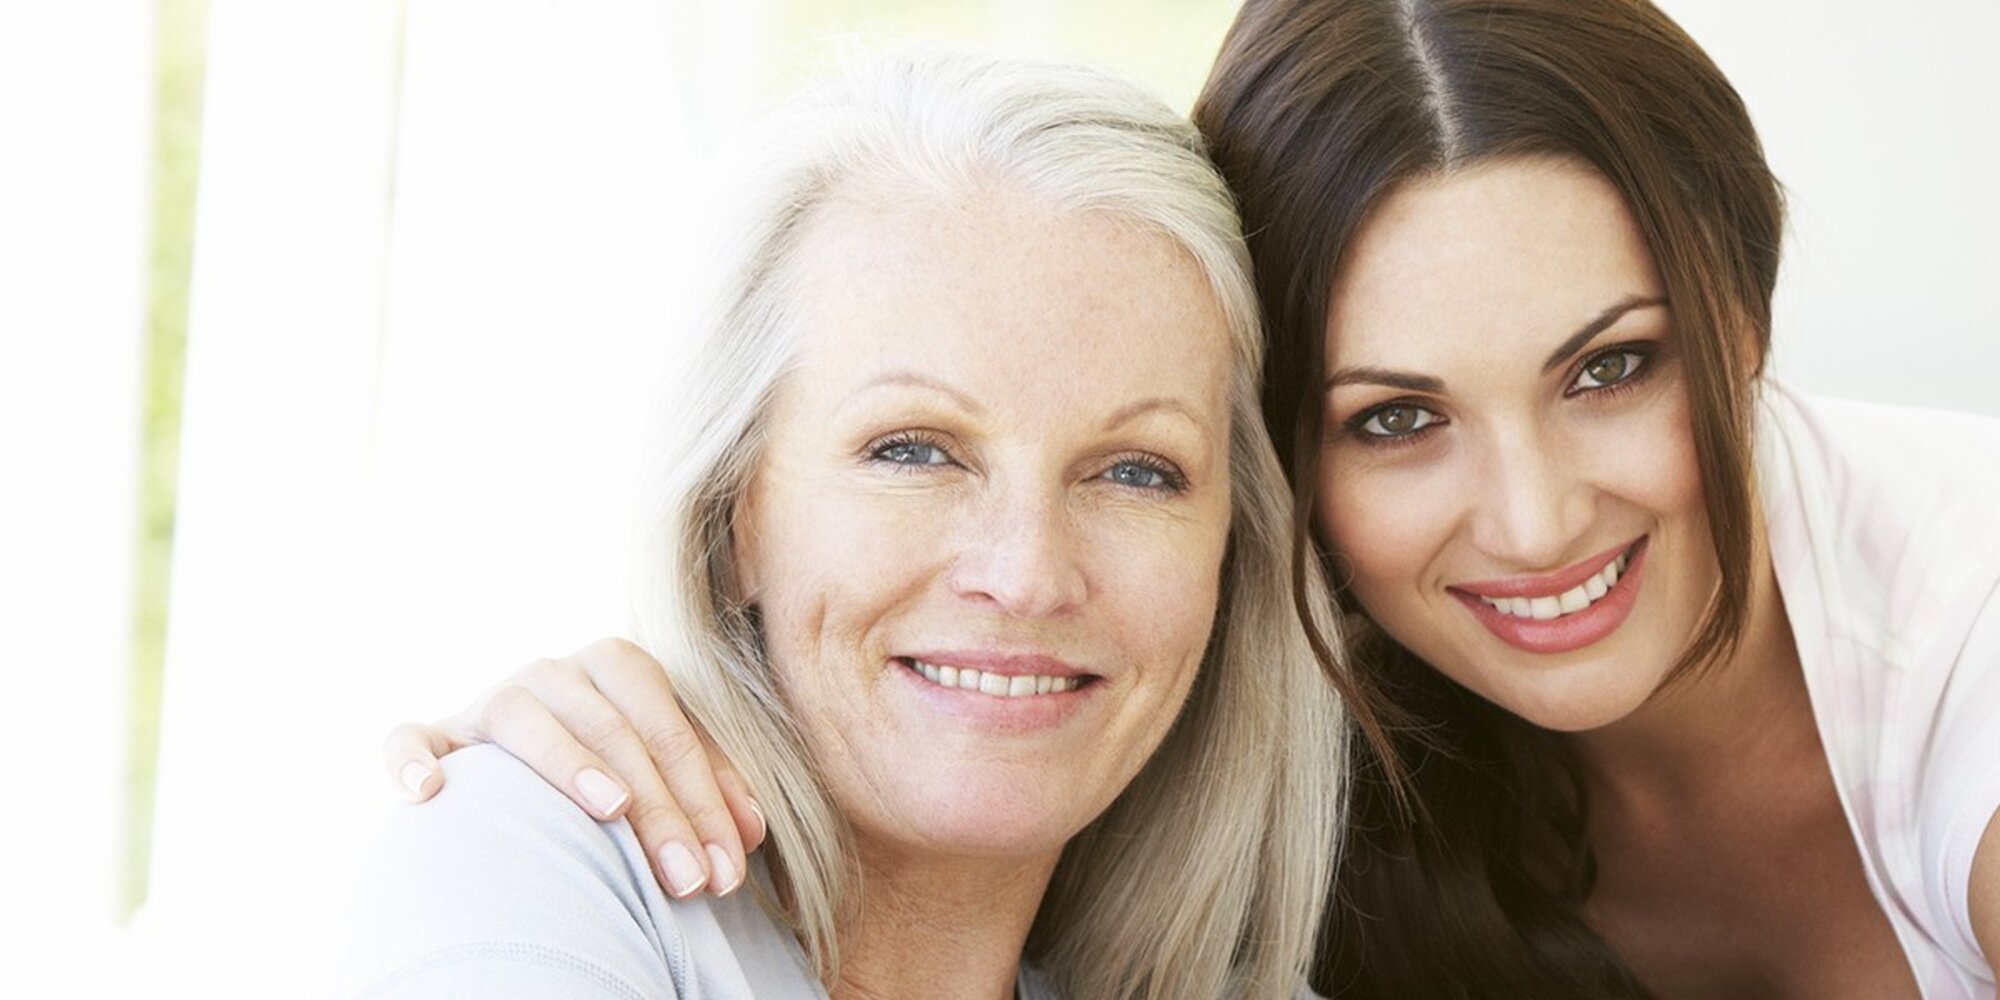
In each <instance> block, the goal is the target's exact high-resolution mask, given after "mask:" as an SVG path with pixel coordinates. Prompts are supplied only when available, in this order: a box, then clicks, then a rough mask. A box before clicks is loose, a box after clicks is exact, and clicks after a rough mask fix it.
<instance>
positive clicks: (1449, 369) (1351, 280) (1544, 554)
mask: <svg viewBox="0 0 2000 1000" xmlns="http://www.w3.org/2000/svg"><path fill="white" fill-rule="evenodd" d="M1333 291H1334V300H1333V302H1334V305H1333V309H1332V310H1331V313H1330V317H1329V329H1328V338H1327V359H1326V360H1327V371H1328V372H1329V373H1330V381H1332V382H1336V383H1340V384H1337V385H1334V386H1333V387H1332V388H1331V389H1330V391H1329V392H1328V395H1327V401H1326V405H1327V407H1328V411H1327V418H1328V419H1327V421H1326V423H1327V426H1328V427H1329V428H1330V431H1329V435H1328V439H1327V441H1326V443H1325V449H1326V451H1325V453H1324V455H1323V459H1324V461H1323V463H1322V469H1323V470H1324V471H1323V473H1322V478H1321V480H1320V483H1319V495H1318V501H1317V509H1316V517H1317V525H1318V527H1319V529H1320V530H1321V531H1322V532H1323V534H1324V537H1325V539H1326V540H1327V541H1328V543H1329V544H1330V547H1331V548H1332V550H1333V551H1334V552H1335V554H1336V556H1337V559H1338V563H1339V566H1340V568H1341V569H1342V571H1344V572H1345V574H1346V575H1347V583H1348V584H1349V586H1350V587H1351V592H1352V594H1353V595H1354V596H1355V597H1356V598H1357V599H1358V600H1359V602H1360V603H1361V605H1362V607H1363V608H1364V609H1365V610H1366V611H1367V612H1368V613H1369V615H1370V616H1371V617H1372V618H1373V619H1374V620H1375V621H1376V622H1378V623H1379V624H1380V625H1382V626H1383V627H1384V628H1386V629H1387V630H1388V631H1389V632H1390V633H1391V634H1392V635H1393V636H1395V637H1396V638H1397V639H1398V641H1400V642H1402V643H1403V644H1405V645H1406V646H1408V647H1409V648H1410V649H1412V650H1413V651H1414V652H1416V653H1417V654H1418V655H1420V656H1422V657H1423V658H1424V659H1425V660H1426V661H1427V662H1429V663H1430V664H1432V665H1433V666H1434V667H1436V669H1438V670H1439V671H1440V672H1442V673H1444V674H1445V675H1447V676H1449V677H1450V678H1452V679H1453V680H1455V681H1457V682H1458V683H1460V684H1461V685H1463V686H1465V687H1466V688H1468V689H1470V690H1472V691H1474V692H1475V693H1477V694H1479V695H1481V696H1482V697H1485V698H1486V699H1488V700H1489V701H1492V702H1494V703H1495V704H1498V705H1500V706H1501V707H1503V708H1506V709H1507V710H1509V711H1511V712H1513V713H1515V714H1516V715H1519V716H1521V717H1523V718H1525V719H1527V720H1528V721H1530V722H1533V723H1534V724H1536V725H1538V726H1541V727H1544V728H1546V729H1550V730H1555V731H1558V732H1562V733H1566V734H1570V735H1569V737H1568V739H1569V742H1570V744H1571V746H1572V748H1573V749H1574V750H1575V752H1576V757H1577V760H1578V762H1579V764H1580V766H1581V770H1582V777H1583V780H1584V785H1585V790H1586V792H1587V794H1588V795H1589V802H1590V806H1591V807H1590V830H1589V833H1590V840H1591V843H1592V845H1593V847H1594V849H1595V851H1596V857H1597V861H1598V873H1599V877H1598V882H1597V886H1596V888H1595V889H1594V890H1593V892H1592V895H1591V897H1590V899H1589V900H1588V901H1587V903H1586V905H1585V907H1584V917H1585V919H1586V920H1587V921H1588V922H1589V923H1590V924H1591V925H1592V926H1593V927H1594V928H1595V929H1596V930H1597V931H1598V932H1599V933H1601V934H1603V935H1604V936H1605V937H1606V938H1607V939H1608V940H1609V941H1610V942H1611V943H1612V945H1613V946H1614V947H1616V948H1617V949H1618V951H1619V953H1620V954H1621V955H1622V956H1623V957H1624V958H1625V960H1626V961H1627V962H1628V963H1629V964H1630V965H1631V966H1632V968H1633V969H1634V970H1635V971H1636V972H1637V973H1638V974H1639V975H1640V977H1641V978H1642V979H1643V980H1644V981H1645V982H1646V983H1647V984H1648V985H1649V986H1650V987H1651V988H1652V989H1654V990H1655V991H1657V992H1658V993H1659V994H1660V995H1663V996H1669V997H1787V996H1796V997H1896V996H1914V995H1915V986H1914V983H1913V982H1912V981H1911V979H1910V974H1909V970H1908V967H1907V964H1906V962H1905V960H1904V958H1903V956H1902V953H1901V950H1900V947H1899V946H1898V945H1897V943H1896V941H1895V939H1894V935H1893V932H1892V931H1891V929H1890V927H1889V924H1888V921H1887V919H1886V918H1885V917H1884V916H1883V914H1882V913H1881V911H1880V908H1879V906H1878V905H1877V904H1876V903H1875V901H1874V899H1873V897H1872V896H1871V895H1870V893H1869V891H1868V887H1867V884H1866V880H1865V876H1864V874H1863V870H1862V867H1861V860H1860V855H1859V851H1858V849H1857V848H1856V846H1855V843H1854V840H1853V837H1852V835H1851V833H1850V832H1849V830H1848V827H1847V825H1846V820H1845V817H1844V815H1843V814H1842V811H1841V808H1840V802H1839V799H1838V796H1837V794H1836V793H1835V790H1834V786H1833V783H1832V777H1831V774H1830V772H1829V770H1828V765H1827V761H1826V755H1825V752H1824V749H1823V747H1822V746H1821V744H1820V740H1819V734H1818V730H1817V728H1816V726H1815V723H1814V721H1813V718H1812V709H1811V704H1810V701H1809V700H1808V698H1807V695H1806V690H1805V685H1804V678H1803V674H1802V673H1801V671H1800V668H1799V663H1798V651H1797V648H1796V646H1795V645H1794V643H1793V641H1792V638H1791V631H1790V628H1789V626H1788V624H1787V623H1786V619H1785V615H1784V607H1783V604H1782V601H1781V600H1780V598H1779V595H1778V593H1777V588H1776V582H1775V577H1774V575H1773V573H1772V571H1771V568H1770V563H1769V556H1768V550H1767V549H1765V548H1764V547H1763V545H1762V543H1761V539H1760V541H1759V544H1758V548H1757V551H1758V552H1759V558H1758V563H1757V571H1756V573H1755V574H1754V576H1753V584H1752V609H1751V613H1750V616H1749V623H1748V626H1747V628H1746V631H1745V634H1744V636H1743V640H1742V644H1741V646H1740V647H1739V649H1738V650H1737V651H1736V653H1735V654H1734V655H1733V656H1732V657H1731V658H1729V659H1728V660H1727V661H1726V662H1721V663H1716V664H1711V665H1709V666H1708V667H1707V668H1705V669H1704V670H1702V671H1700V672H1699V673H1697V674H1695V675H1693V676H1691V677H1688V678H1684V679H1679V680H1675V681H1672V682H1669V681H1668V679H1667V678H1668V675H1669V674H1670V672H1671V671H1672V669H1673V667H1674V665H1675V663H1676V662H1677V661H1678V659H1679V656H1680V653H1681V651H1682V650H1684V649H1685V648H1687V645H1688V643H1689V642H1690V640H1691V638H1692V636H1693V633H1694V630H1695V628H1696V626H1697V625H1698V623H1699V622H1700V620H1701V617H1702V612H1703V610H1704V607H1705V603H1706V601H1707V600H1708V597H1709V594H1710V593H1711V592H1712V590H1713V588H1714V586H1715V582H1716V572H1717V571H1716V566H1715V562H1714V555H1713V549H1712V547H1711V545H1710V543H1709V538H1708V536H1709V528H1708V524H1707V521H1706V517H1705V515H1704V513H1703V508H1702V504H1701V491H1700V480H1699V475H1698V472H1697V468H1696V465H1695V461H1694V452H1693V448H1692V445H1691V442H1690V438H1689V430H1688V410H1687V405H1688V404H1687V402H1686V391H1685V387H1684V382H1685V376H1684V374H1683V370H1682V367H1681V365H1680V362H1679V360H1678V356H1677V354H1676V351H1675V342H1674V336H1675V333H1674V325H1673V317H1672V315H1671V313H1670V311H1669V310H1668V309H1667V308H1666V307H1665V306H1664V305H1663V304H1647V303H1654V302H1657V301H1658V300H1660V299H1661V298H1662V295H1663V291H1662V288H1661V284H1660V281H1659V278H1658V275H1657V273H1656V271H1655V269H1654V266H1653V262H1652V258H1651V256H1650V254H1649V253H1648V251H1647V248H1646V246H1645V244H1644V241H1643V239H1642V238H1641V235H1640V233H1639V231H1638V229H1637V226H1636V225H1635V223H1634V222H1633V220H1632V218H1631V215H1630V213H1629V212H1628V211H1627V210H1626V209H1625V206H1624V204H1623V202H1622V200H1621V199H1620V197H1619V196H1618V194H1617V192H1616V190H1615V189H1613V188H1612V187H1611V186H1610V184H1609V183H1608V182H1607V181H1605V180H1604V178H1603V177H1602V176H1600V175H1598V174H1597V173H1595V172H1594V171H1593V170H1591V169H1590V168H1588V167H1587V166H1585V165H1583V164H1581V163H1578V162H1576V161H1571V160H1559V159H1556V160H1551V159H1515V160H1500V161H1496V162H1490V163H1486V164H1482V165H1478V166H1475V167H1472V168H1469V169H1466V170H1463V171H1460V172H1456V173H1452V174H1448V175H1444V176H1442V177H1432V178H1426V179H1421V180H1419V181H1416V182H1413V183H1412V184H1410V185H1408V186H1406V187H1404V188H1402V189H1399V190H1398V191H1396V192H1393V193H1392V194H1391V195H1390V197H1389V198H1388V199H1387V200H1386V201H1385V202H1384V204H1383V205H1382V206H1381V207H1380V208H1379V209H1378V210H1377V211H1376V213H1375V214H1374V215H1373V216H1372V217H1371V218H1370V220H1369V222H1368V223H1367V224H1366V226H1365V227H1364V229H1363V230H1362V232H1361V233H1360V235H1359V237H1358V239H1357V242H1356V244H1355V245H1354V247H1353V248H1352V250H1351V252H1350V257H1349V259H1348V261H1347V263H1346V266H1345V267H1343V269H1342V270H1341V275H1340V278H1339V279H1338V282H1337V284H1336V285H1335V288H1334V290H1333ZM1623 306H1631V308H1628V309H1625V310H1624V311H1623V312H1620V311H1619V310H1620V308H1621V307H1623ZM1607 316H1611V317H1613V318H1612V319H1611V320H1610V322H1608V323H1606V324H1604V325H1603V329H1602V330H1600V331H1598V332H1596V334H1595V336H1591V337H1589V338H1588V339H1587V340H1584V341H1581V342H1579V341H1578V340H1577V338H1578V337H1579V336H1580V335H1584V334H1587V332H1588V331H1589V329H1590V328H1591V327H1592V326H1593V325H1594V321H1599V320H1601V319H1603V318H1605V317H1607ZM1628 351H1629V352H1632V353H1631V354H1626V353H1625V352H1628ZM1384 373H1396V374H1390V375H1385V374H1384ZM1412 377H1421V378H1426V379H1430V380H1433V382H1432V383H1429V384H1421V383H1417V382H1414V381H1413V378H1412ZM1398 381H1400V382H1402V383H1403V384H1400V385H1391V384H1383V383H1385V382H1386V383H1394V382H1398ZM1412 385H1415V386H1416V387H1415V388H1412ZM1371 430H1372V431H1375V432H1377V433H1378V434H1380V433H1382V432H1387V431H1403V432H1406V436H1405V437H1404V438H1403V439H1401V440H1395V439H1384V438H1382V437H1379V436H1378V437H1375V438H1370V437H1368V436H1367V435H1368V432H1369V431H1371ZM1640 539H1644V540H1645V545H1646V548H1645V555H1644V569H1643V572H1642V574H1641V575H1640V576H1639V577H1638V579H1637V588H1636V591H1635V596H1634V599H1633V601H1632V605H1631V610H1630V612H1629V614H1628V615H1627V616H1626V617H1625V618H1624V620H1623V621H1622V622H1621V623H1619V624H1618V626H1617V627H1616V628H1615V629H1614V630H1612V631H1610V632H1609V633H1608V634H1605V635H1603V636H1602V637H1601V638H1599V639H1597V640H1596V641H1594V642H1591V643H1589V644H1587V645H1583V646H1581V647H1579V648H1572V649H1566V650H1562V651H1557V652H1547V651H1543V652H1535V651H1529V650H1526V649H1522V648H1519V647H1518V646H1517V645H1513V644H1510V643H1508V642H1505V641H1503V640H1502V639H1501V638H1500V637H1499V636H1497V635H1496V634H1495V633H1494V632H1493V631H1491V630H1489V629H1488V628H1487V627H1486V626H1485V625H1482V624H1481V623H1480V621H1479V619H1478V618H1477V617H1476V616H1475V615H1474V613H1473V611H1472V610H1470V609H1469V608H1468V606H1467V605H1466V603H1465V602H1463V601H1462V600H1460V599H1459V598H1458V597H1456V596H1454V593H1453V592H1454V590H1455V589H1456V588H1460V587H1462V586H1465V585H1467V584H1475V585H1476V584H1480V583H1482V582H1484V581H1492V580H1496V579H1510V578H1518V577H1521V576H1523V575H1527V576H1531V577H1534V576H1543V575H1547V574H1550V573H1551V572H1553V571H1555V570H1558V569H1561V568H1563V567H1568V566H1572V565H1575V564H1576V563H1578V562H1579V561H1584V560H1587V559H1590V558H1591V557H1594V556H1597V555H1599V554H1601V553H1606V552H1609V551H1613V550H1618V549H1622V548H1625V547H1628V546H1631V545H1633V544H1634V543H1635V542H1637V541H1638V540H1640Z"/></svg>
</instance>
